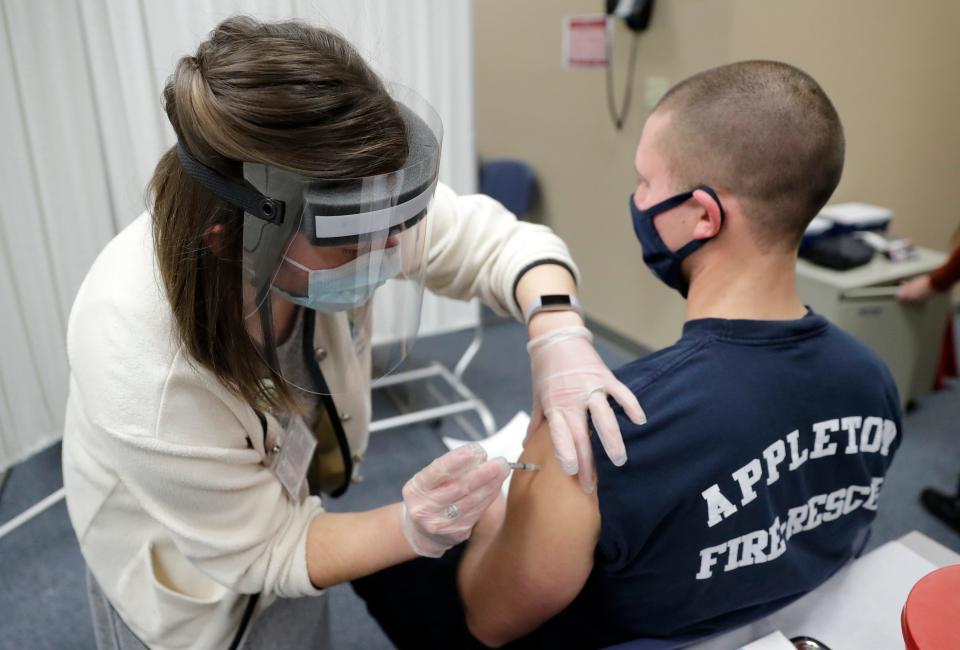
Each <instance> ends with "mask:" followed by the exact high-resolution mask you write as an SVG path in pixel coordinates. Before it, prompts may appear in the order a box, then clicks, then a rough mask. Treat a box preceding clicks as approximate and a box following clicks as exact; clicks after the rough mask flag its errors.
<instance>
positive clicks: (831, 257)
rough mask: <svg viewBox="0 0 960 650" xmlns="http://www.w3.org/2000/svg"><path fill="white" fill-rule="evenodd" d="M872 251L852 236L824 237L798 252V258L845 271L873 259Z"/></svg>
mask: <svg viewBox="0 0 960 650" xmlns="http://www.w3.org/2000/svg"><path fill="white" fill-rule="evenodd" d="M874 252H875V251H874V250H873V249H872V248H870V247H869V246H867V245H866V244H865V243H863V242H862V241H860V240H859V239H857V238H856V237H854V236H853V235H840V236H838V237H825V238H823V239H821V240H819V241H816V242H814V243H812V244H810V245H809V246H805V247H804V248H803V249H802V250H801V251H800V257H802V258H804V259H805V260H807V261H809V262H812V263H813V264H816V265H817V266H825V267H827V268H828V269H835V270H837V271H846V270H848V269H855V268H857V267H858V266H863V265H864V264H866V263H867V262H869V261H870V260H871V259H873V254H874Z"/></svg>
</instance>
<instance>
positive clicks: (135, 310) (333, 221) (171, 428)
mask: <svg viewBox="0 0 960 650" xmlns="http://www.w3.org/2000/svg"><path fill="white" fill-rule="evenodd" d="M163 101H164V106H165V110H166V113H167V116H168V118H169V119H170V123H171V125H172V126H173V129H174V131H175V133H176V136H177V144H176V146H175V147H173V148H171V149H170V150H169V151H167V152H166V153H165V154H164V155H163V157H162V158H161V159H160V161H159V163H158V165H157V168H156V171H155V172H154V175H153V179H152V181H151V184H150V188H149V189H150V194H149V207H148V210H147V211H146V212H145V213H144V214H142V215H141V216H140V217H139V218H137V219H136V220H135V221H134V222H133V223H132V224H131V225H130V226H129V227H127V228H126V229H125V230H124V231H123V232H121V233H120V234H119V235H118V236H117V237H116V238H115V239H114V240H113V241H112V242H110V243H109V244H108V245H107V247H106V248H105V249H104V250H103V252H102V253H101V254H100V256H99V257H98V258H97V260H96V261H95V262H94V264H93V266H92V268H91V269H90V271H89V273H88V274H87V277H86V279H85V280H84V282H83V285H82V286H81V288H80V291H79V293H78V295H77V298H76V302H75V304H74V306H73V310H72V313H71V315H70V323H69V331H68V348H69V358H70V368H71V377H70V397H69V402H68V405H67V413H66V427H65V432H64V444H63V468H64V481H65V485H66V493H67V506H68V509H69V514H70V520H71V522H72V524H73V527H74V530H75V531H76V535H77V537H78V539H79V541H80V547H81V549H82V552H83V556H84V558H85V559H86V562H87V566H88V568H89V575H88V582H89V592H90V599H91V606H92V610H93V616H94V623H95V629H96V634H97V644H98V646H99V647H100V648H143V647H145V646H146V647H151V648H228V647H236V646H237V645H239V644H240V643H241V638H243V639H244V641H243V644H244V647H247V648H263V647H277V648H294V647H312V648H317V647H326V645H327V640H326V636H325V635H326V630H327V623H328V621H327V616H326V614H325V601H326V599H325V598H319V599H316V598H313V599H311V598H303V597H306V596H318V595H320V594H322V593H323V589H324V588H325V587H328V586H331V585H334V584H337V583H340V582H344V581H347V580H350V579H352V578H355V577H359V576H362V575H366V574H369V573H372V572H375V571H377V570H379V569H382V568H384V567H387V566H390V565H393V564H396V563H399V562H403V561H406V560H409V559H412V558H413V557H416V555H418V554H419V555H423V556H429V557H438V556H440V555H441V554H442V553H443V552H444V551H445V550H446V549H448V548H449V547H451V546H452V545H454V544H457V543H459V542H462V541H463V540H465V539H466V538H468V537H469V536H470V533H471V529H472V527H473V525H474V523H475V522H476V521H477V519H478V517H479V516H480V514H481V512H483V510H484V509H486V507H487V506H488V505H489V504H490V503H491V502H492V501H493V500H494V499H495V498H496V496H497V494H498V493H499V490H500V485H501V483H502V481H503V480H504V478H505V477H506V475H507V472H508V467H507V465H506V462H505V461H504V459H502V458H501V459H493V460H488V459H486V457H485V455H484V453H483V452H482V450H480V449H479V447H478V446H476V445H474V446H468V447H465V448H462V449H460V450H457V451H454V452H450V453H448V454H446V455H445V456H442V457H440V458H439V459H437V460H436V461H434V462H433V463H432V464H431V465H429V466H428V467H427V468H425V469H423V470H421V471H420V472H419V473H418V474H416V475H415V476H414V477H413V478H412V479H410V481H409V482H408V483H407V484H406V486H405V487H404V489H403V493H402V501H401V502H399V503H395V504H393V505H389V506H386V507H383V508H379V509H376V510H371V511H368V512H358V513H345V514H332V513H325V512H324V510H323V503H322V499H321V497H320V494H321V493H325V494H328V495H333V496H336V495H337V494H339V493H341V492H342V491H343V490H344V489H345V488H346V486H347V485H348V484H349V482H350V480H351V477H352V476H354V473H355V471H356V468H357V465H358V464H359V463H360V462H361V461H362V459H363V455H364V451H365V450H366V447H367V440H368V431H367V428H368V424H369V416H370V381H371V377H376V376H379V375H382V374H383V373H385V372H389V371H390V370H392V369H393V368H395V367H396V365H397V363H398V362H399V361H400V360H401V359H402V358H403V357H404V356H405V354H406V351H407V350H408V349H409V348H410V346H411V344H412V343H413V340H414V337H415V336H416V332H417V327H418V323H419V316H420V305H421V297H422V292H423V288H424V287H426V288H428V289H430V290H431V291H434V292H436V293H438V294H441V295H445V296H450V297H453V298H461V299H467V298H472V297H475V296H477V297H479V298H480V299H482V300H483V301H484V302H486V303H487V304H488V305H490V306H492V307H493V308H494V309H496V310H498V311H500V312H505V313H510V314H512V315H513V316H515V317H517V318H522V317H523V315H524V313H523V312H524V311H526V312H527V316H528V318H527V320H528V324H529V331H530V334H531V336H532V339H533V340H531V342H530V344H529V346H528V347H529V350H530V353H531V357H532V368H533V383H534V394H535V404H534V415H535V417H534V420H535V422H534V426H535V425H536V424H537V422H536V420H539V419H542V418H547V419H548V420H549V421H550V422H551V425H552V426H551V428H552V430H553V433H554V435H555V447H556V451H557V458H558V460H559V461H560V462H561V463H563V465H564V467H565V469H566V470H567V471H568V472H569V473H571V474H574V473H578V469H579V475H580V478H581V481H582V483H583V484H584V488H585V489H588V490H589V489H592V488H593V484H594V481H595V475H594V473H593V470H592V459H590V458H589V456H588V452H589V449H590V445H589V442H587V424H586V421H587V412H588V411H589V412H590V414H591V416H592V418H593V422H594V426H595V428H596V429H597V431H598V435H600V436H602V437H603V438H604V440H605V443H606V450H607V452H608V453H609V454H610V456H611V458H612V459H613V461H614V462H616V463H622V462H623V461H624V460H625V454H624V448H623V443H622V440H621V439H620V432H619V429H618V428H617V425H616V420H615V417H614V416H613V412H612V410H611V407H610V405H609V403H608V401H607V398H608V396H610V397H612V398H613V399H615V400H617V401H618V402H620V404H621V405H622V406H623V407H624V409H625V410H626V411H627V413H628V414H630V416H631V417H632V418H633V419H635V420H637V421H642V420H643V417H644V416H643V412H642V410H641V409H640V405H639V404H638V403H637V402H636V401H635V399H634V398H633V396H632V394H631V393H630V392H629V391H628V390H626V389H625V387H624V386H622V385H621V384H619V383H618V382H617V381H616V380H615V379H614V377H613V375H612V374H611V373H610V371H609V370H608V369H607V368H606V367H605V366H604V364H603V362H602V361H601V360H600V359H599V357H598V356H597V354H596V352H595V350H594V348H593V346H592V343H591V338H590V334H589V332H588V331H587V330H586V329H585V328H584V327H583V321H582V319H581V316H580V314H579V313H578V312H579V303H578V302H577V301H576V298H575V297H574V295H573V294H574V291H575V280H574V274H575V267H574V265H573V262H572V261H571V260H570V257H569V254H568V251H567V248H566V246H565V245H564V244H563V242H562V241H560V239H558V238H557V237H556V236H555V235H553V234H552V233H551V232H550V231H549V230H548V229H547V228H545V227H543V226H536V225H530V224H524V223H519V222H517V220H516V219H515V218H514V216H513V215H511V214H510V213H509V212H507V211H506V210H505V209H504V208H503V207H502V206H500V205H499V204H498V203H496V202H494V201H492V200H490V199H487V198H484V197H481V196H464V197H458V196H456V195H455V194H454V193H453V192H452V191H451V190H450V189H449V188H447V187H445V186H443V185H442V184H439V183H438V182H437V172H438V167H439V161H440V149H441V140H442V127H441V124H440V120H439V118H438V117H437V115H436V113H435V112H434V111H433V110H432V109H431V107H430V106H429V104H427V103H426V101H424V100H423V99H422V98H420V97H418V96H417V95H415V94H414V93H413V92H411V91H409V90H405V89H403V88H391V87H387V86H385V85H384V84H383V83H382V82H381V81H380V80H379V79H378V78H377V76H376V75H375V74H374V73H373V72H372V71H371V70H370V68H368V67H367V65H366V64H365V63H364V61H363V60H362V59H361V58H360V56H358V54H357V52H356V51H355V50H354V49H353V48H352V47H351V46H350V45H349V44H348V43H347V42H345V41H344V40H343V39H342V38H340V37H339V36H337V35H336V34H333V33H330V32H328V31H324V30H322V29H318V28H315V27H310V26H307V25H303V24H299V23H278V24H262V23H259V22H257V21H255V20H253V19H251V18H231V19H228V20H226V21H225V22H223V23H221V24H220V25H219V26H218V27H217V28H216V29H214V31H213V32H212V33H211V34H210V36H209V39H208V40H207V41H206V42H204V43H202V44H201V45H200V46H199V48H198V50H197V52H196V54H195V55H194V56H188V57H184V58H182V59H180V61H179V62H178V63H177V66H176V69H175V71H174V73H173V76H172V77H171V78H170V79H169V81H168V83H167V85H166V87H165V88H164V91H163ZM387 282H390V284H391V285H394V296H393V297H394V299H393V300H392V301H391V304H392V305H394V306H392V307H391V310H390V313H388V314H386V317H385V318H382V319H381V320H383V321H384V323H385V324H387V323H388V324H389V328H390V331H389V332H384V334H383V336H382V338H383V339H384V340H385V341H387V343H385V344H384V345H377V346H376V347H375V348H374V347H373V346H372V343H371V329H372V321H371V312H372V310H373V308H372V302H371V298H372V297H373V295H374V292H375V291H376V290H377V288H378V287H380V286H381V285H383V284H384V283H387ZM380 316H384V314H380ZM378 334H379V332H378ZM378 340H379V339H378Z"/></svg>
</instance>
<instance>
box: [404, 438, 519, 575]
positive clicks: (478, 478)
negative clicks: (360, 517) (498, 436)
mask: <svg viewBox="0 0 960 650" xmlns="http://www.w3.org/2000/svg"><path fill="white" fill-rule="evenodd" d="M509 473H510V467H509V466H508V465H507V461H506V459H504V458H494V459H493V460H490V461H488V460H487V452H486V451H484V450H483V447H481V446H480V445H478V444H476V443H472V444H469V445H464V446H462V447H458V448H457V449H454V450H453V451H450V452H447V453H446V454H444V455H443V456H441V457H440V458H437V459H436V460H435V461H433V462H432V463H430V464H429V465H428V466H427V467H425V468H424V469H422V470H420V472H418V473H417V474H416V475H415V476H414V477H413V478H411V479H410V480H409V481H407V484H406V485H404V486H403V505H402V507H401V508H400V517H401V525H402V527H403V534H404V536H405V537H406V538H407V541H408V542H409V543H410V546H411V547H413V550H414V551H416V552H417V554H419V555H422V556H424V557H440V556H441V555H443V554H444V552H445V551H446V550H447V549H449V548H450V547H452V546H455V545H456V544H459V543H460V542H463V541H465V540H466V539H468V538H469V537H470V533H471V532H472V531H473V526H474V524H476V523H477V520H478V519H479V518H480V515H482V514H483V512H484V510H486V509H487V507H488V506H489V505H490V504H491V503H493V502H494V501H495V500H496V499H497V497H498V496H499V495H500V486H501V485H502V484H503V481H504V479H505V478H507V474H509Z"/></svg>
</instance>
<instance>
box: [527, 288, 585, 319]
mask: <svg viewBox="0 0 960 650" xmlns="http://www.w3.org/2000/svg"><path fill="white" fill-rule="evenodd" d="M542 311H575V312H577V313H578V314H580V316H581V317H583V308H582V307H581V306H580V301H579V300H577V297H576V296H574V295H572V294H566V293H548V294H544V295H542V296H537V297H536V298H534V299H533V300H532V301H531V302H530V304H529V305H527V313H526V314H524V320H525V321H526V323H527V325H529V324H530V319H531V318H533V317H534V316H536V315H537V314H539V313H540V312H542Z"/></svg>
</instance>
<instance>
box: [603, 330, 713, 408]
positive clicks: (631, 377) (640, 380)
mask: <svg viewBox="0 0 960 650" xmlns="http://www.w3.org/2000/svg"><path fill="white" fill-rule="evenodd" d="M710 343H711V340H710V339H709V338H700V339H680V340H679V341H677V342H676V343H674V344H673V345H671V346H669V347H666V348H663V349H662V350H658V351H656V352H653V353H651V354H648V355H647V356H644V357H640V358H639V359H636V360H634V361H631V362H630V363H627V364H624V365H622V366H620V367H619V368H617V369H616V370H614V371H613V374H614V375H615V376H616V377H617V379H619V380H620V381H621V382H622V383H623V384H624V385H625V386H626V387H627V388H629V389H630V390H631V392H633V394H634V395H636V396H637V398H640V397H641V396H643V395H644V394H645V393H647V392H649V391H652V390H657V389H667V390H669V389H670V387H671V386H673V385H674V384H676V383H677V382H680V381H682V380H683V379H684V377H686V376H687V374H688V373H689V372H690V370H691V369H692V368H693V367H694V366H695V365H696V364H697V362H698V361H701V360H703V358H704V354H705V351H706V349H707V348H708V347H709V345H710Z"/></svg>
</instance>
